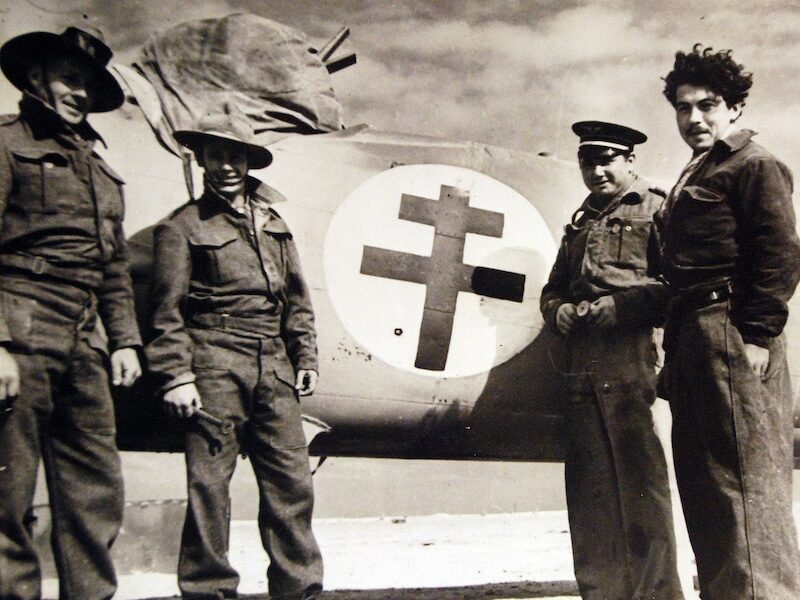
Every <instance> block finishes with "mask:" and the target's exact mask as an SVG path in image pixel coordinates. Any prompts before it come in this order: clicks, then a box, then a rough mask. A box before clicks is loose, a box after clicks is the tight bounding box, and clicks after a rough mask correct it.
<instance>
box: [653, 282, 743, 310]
mask: <svg viewBox="0 0 800 600" xmlns="http://www.w3.org/2000/svg"><path fill="white" fill-rule="evenodd" d="M732 294H733V284H732V283H731V282H727V283H724V284H722V285H720V286H719V287H713V288H710V289H708V288H707V289H701V290H684V291H682V292H679V293H678V295H676V296H674V297H673V298H672V299H671V300H670V301H669V305H668V307H667V311H668V313H669V314H670V316H681V315H685V314H686V313H687V312H689V311H692V310H697V309H699V308H703V307H704V306H710V305H711V304H716V303H717V302H724V301H725V300H727V299H728V298H730V297H731V295H732Z"/></svg>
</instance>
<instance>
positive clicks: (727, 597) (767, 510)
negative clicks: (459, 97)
mask: <svg viewBox="0 0 800 600" xmlns="http://www.w3.org/2000/svg"><path fill="white" fill-rule="evenodd" d="M665 81H666V86H665V89H664V95H665V96H666V97H667V99H668V100H669V101H670V103H671V104H672V105H673V106H674V107H675V115H676V120H677V124H678V131H679V132H680V134H681V137H682V138H683V140H684V141H685V142H686V143H687V144H688V145H689V147H691V149H692V151H693V157H692V159H691V161H690V162H689V164H688V165H687V166H686V168H685V169H684V171H683V173H682V174H681V176H680V178H679V179H678V182H677V183H676V185H675V187H674V188H673V189H672V191H671V193H670V195H669V197H668V199H667V201H666V203H665V207H664V215H663V216H664V220H665V222H664V231H663V237H662V239H663V263H662V268H663V275H664V278H665V279H666V280H667V282H668V284H669V288H670V290H671V300H670V303H669V311H668V317H667V323H666V335H665V347H666V350H667V361H666V366H665V370H664V384H665V388H664V389H665V391H666V393H667V396H668V397H669V400H670V402H671V407H672V414H673V433H672V435H673V446H674V456H675V469H676V472H677V477H678V487H679V490H680V494H681V501H682V503H683V509H684V513H685V516H686V524H687V527H688V530H689V537H690V539H691V542H692V547H693V548H694V552H695V556H696V559H697V570H698V575H699V580H700V589H701V596H702V598H704V599H711V600H714V599H724V600H733V599H737V598H747V599H756V598H759V599H767V598H768V599H770V600H782V599H785V600H789V599H794V598H799V597H800V577H798V568H800V556H798V547H797V534H796V532H795V525H794V522H793V520H792V511H791V509H792V396H791V389H790V385H789V373H788V370H787V364H786V344H785V340H784V335H783V333H782V332H783V328H784V325H785V324H786V319H787V315H788V307H787V302H788V301H789V299H790V298H791V296H792V294H793V293H794V290H795V287H796V285H797V283H798V279H800V240H798V238H797V235H796V233H795V215H794V210H793V208H792V198H791V195H792V176H791V173H790V172H789V170H788V169H787V168H786V166H785V165H784V164H783V163H781V162H780V161H778V160H777V159H776V158H775V157H774V156H772V154H770V153H769V152H767V151H766V150H765V149H764V148H762V147H761V146H759V145H758V144H756V143H755V142H753V141H752V137H753V136H754V135H755V132H753V131H751V130H748V129H740V128H739V127H737V125H736V122H737V121H738V119H739V117H740V116H741V114H742V107H743V106H744V101H745V98H746V97H747V94H748V91H749V89H750V86H751V85H752V75H751V74H750V73H747V72H745V71H744V68H743V66H742V65H740V64H737V63H736V62H734V60H733V58H732V57H731V52H730V51H722V52H714V51H713V50H712V49H711V48H703V47H702V46H701V45H696V46H695V47H694V49H693V51H692V52H689V53H683V52H678V53H677V54H676V58H675V66H674V68H673V70H672V71H671V72H670V73H669V75H667V77H666V80H665Z"/></svg>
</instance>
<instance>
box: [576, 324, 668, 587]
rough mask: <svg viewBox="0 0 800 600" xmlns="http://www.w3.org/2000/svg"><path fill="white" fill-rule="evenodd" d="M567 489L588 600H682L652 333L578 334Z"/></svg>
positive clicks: (580, 575) (578, 570) (580, 581)
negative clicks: (656, 412) (655, 411)
mask: <svg viewBox="0 0 800 600" xmlns="http://www.w3.org/2000/svg"><path fill="white" fill-rule="evenodd" d="M569 347H570V355H571V357H570V363H571V371H572V374H571V375H570V376H568V377H567V384H568V386H569V402H568V404H567V406H566V410H565V421H566V455H565V465H564V467H565V483H566V492H567V508H568V516H569V525H570V535H571V538H572V553H573V562H574V566H575V578H576V580H577V582H578V588H579V590H580V593H581V597H582V598H583V599H584V600H634V599H636V600H651V599H657V600H677V599H682V598H683V593H682V591H681V585H680V578H679V576H678V570H677V560H676V545H675V535H674V528H673V520H672V504H671V500H670V492H669V480H668V475H667V464H666V460H665V457H664V450H663V448H662V446H661V443H660V441H659V439H658V437H657V435H656V432H655V426H654V423H653V417H652V413H651V409H650V407H651V405H652V403H653V401H654V399H655V393H654V383H655V382H654V379H655V351H654V346H653V341H652V337H651V331H650V330H649V329H646V330H637V331H617V330H599V331H592V332H584V333H582V332H578V333H577V334H576V335H574V336H572V339H570V343H569Z"/></svg>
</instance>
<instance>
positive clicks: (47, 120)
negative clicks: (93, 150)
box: [19, 91, 108, 148]
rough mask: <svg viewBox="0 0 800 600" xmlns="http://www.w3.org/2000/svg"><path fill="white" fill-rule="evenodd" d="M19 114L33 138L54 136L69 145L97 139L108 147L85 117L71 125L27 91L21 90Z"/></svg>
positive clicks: (92, 141) (92, 142)
mask: <svg viewBox="0 0 800 600" xmlns="http://www.w3.org/2000/svg"><path fill="white" fill-rule="evenodd" d="M19 114H20V117H21V118H22V119H23V120H24V121H25V122H26V123H27V124H28V125H29V126H30V128H31V133H32V134H33V137H34V138H35V139H47V138H54V139H58V140H59V141H61V142H62V143H66V144H67V145H70V146H76V145H77V144H76V141H77V142H78V143H80V142H83V143H87V142H88V143H89V144H90V145H91V144H94V142H96V141H99V142H100V143H101V144H103V146H105V147H106V148H108V145H107V144H106V141H105V140H104V139H103V136H101V135H100V134H99V133H98V132H97V131H96V130H95V128H94V127H92V126H91V125H90V124H89V122H88V121H87V120H86V119H84V120H83V121H81V122H80V123H79V124H78V125H75V126H72V125H70V124H69V123H67V122H66V121H64V119H62V118H61V117H60V116H59V115H58V113H57V112H56V111H55V109H53V107H52V106H50V105H49V104H47V103H46V102H45V101H44V100H42V99H41V98H39V97H38V96H34V95H33V94H31V93H30V92H28V91H24V92H22V99H21V100H20V101H19ZM76 138H77V139H76Z"/></svg>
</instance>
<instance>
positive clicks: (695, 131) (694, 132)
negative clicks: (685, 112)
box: [686, 126, 708, 135]
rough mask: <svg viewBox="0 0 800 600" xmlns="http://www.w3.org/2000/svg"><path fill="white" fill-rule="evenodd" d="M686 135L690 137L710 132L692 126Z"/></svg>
mask: <svg viewBox="0 0 800 600" xmlns="http://www.w3.org/2000/svg"><path fill="white" fill-rule="evenodd" d="M686 133H687V134H688V135H698V134H701V133H708V130H707V129H706V128H705V127H697V126H692V127H690V128H689V129H687V130H686Z"/></svg>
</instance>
